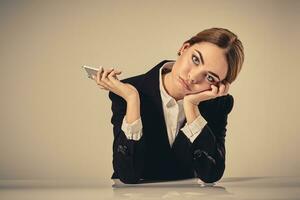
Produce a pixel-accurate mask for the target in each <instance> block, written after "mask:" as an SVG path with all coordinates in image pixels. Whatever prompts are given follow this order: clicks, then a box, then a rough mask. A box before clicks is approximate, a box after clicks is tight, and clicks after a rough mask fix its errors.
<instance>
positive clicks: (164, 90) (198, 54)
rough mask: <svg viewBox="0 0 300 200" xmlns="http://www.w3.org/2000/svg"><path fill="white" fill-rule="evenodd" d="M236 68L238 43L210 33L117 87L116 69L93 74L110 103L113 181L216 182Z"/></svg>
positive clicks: (228, 35) (219, 31)
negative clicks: (229, 92) (187, 179)
mask: <svg viewBox="0 0 300 200" xmlns="http://www.w3.org/2000/svg"><path fill="white" fill-rule="evenodd" d="M243 61H244V52H243V45H242V43H241V41H240V40H239V39H238V38H237V36H236V35H235V34H234V33H232V32H231V31H229V30H227V29H223V28H211V29H207V30H204V31H201V32H199V33H198V34H197V35H195V36H194V37H192V38H191V39H189V40H187V41H186V42H184V43H183V45H182V46H181V48H180V49H179V51H178V58H177V60H176V61H173V60H164V61H162V62H160V63H158V64H157V65H156V66H155V67H153V68H152V69H151V70H149V71H148V72H147V73H145V74H141V75H138V76H134V77H131V78H127V79H124V80H121V81H120V80H119V79H118V78H117V75H119V74H121V71H119V70H117V69H113V68H111V69H107V70H104V71H103V72H102V73H100V72H98V74H97V77H93V78H94V80H95V81H96V82H97V84H98V85H99V86H100V88H101V89H104V90H109V98H110V99H111V101H112V107H111V108H112V113H113V116H112V118H111V123H112V124H113V132H114V142H113V168H114V173H113V175H112V178H119V179H120V180H121V181H122V182H124V183H139V182H140V181H142V180H144V181H147V180H151V181H152V180H178V179H185V178H194V177H198V178H200V179H201V180H202V181H203V182H207V183H211V182H216V181H218V180H219V179H220V178H221V177H222V176H223V173H224V169H225V136H226V125H227V115H228V114H229V113H230V111H231V110H232V107H233V97H232V96H231V95H230V94H228V90H229V86H230V84H231V83H232V82H233V81H234V80H235V79H236V77H237V75H238V73H239V72H240V70H241V67H242V64H243Z"/></svg>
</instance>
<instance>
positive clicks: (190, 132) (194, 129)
mask: <svg viewBox="0 0 300 200" xmlns="http://www.w3.org/2000/svg"><path fill="white" fill-rule="evenodd" d="M205 125H206V120H205V119H204V118H203V117H202V115H201V114H200V115H199V116H198V117H197V118H196V119H195V120H194V121H193V122H191V123H190V124H188V123H185V126H184V127H182V128H181V129H180V130H182V132H183V133H184V134H185V135H186V136H187V138H189V140H190V141H191V142H192V143H193V142H194V140H195V139H196V138H197V136H198V135H199V134H200V132H201V130H202V129H203V128H204V126H205Z"/></svg>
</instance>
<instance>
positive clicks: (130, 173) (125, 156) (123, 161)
mask: <svg viewBox="0 0 300 200" xmlns="http://www.w3.org/2000/svg"><path fill="white" fill-rule="evenodd" d="M109 98H110V99H111V101H112V107H111V109H112V114H113V115H112V118H111V123H112V124H113V132H114V142H113V168H114V171H115V173H116V174H117V176H118V177H119V179H120V180H121V181H122V182H124V183H137V182H138V181H139V179H140V177H141V173H142V171H143V168H144V156H143V155H144V151H145V150H144V148H145V147H144V146H145V144H144V140H143V137H141V138H140V139H139V140H138V141H136V140H133V139H128V138H127V137H126V135H125V133H124V131H123V130H122V128H121V127H122V122H123V120H124V119H125V118H126V117H127V119H125V120H127V122H129V123H131V122H135V121H136V120H138V119H139V118H140V101H139V97H137V98H130V99H127V100H126V101H125V100H124V99H123V98H121V97H120V96H118V95H116V94H114V93H113V92H109ZM125 112H126V113H125ZM125 115H126V117H125ZM124 117H125V118H124Z"/></svg>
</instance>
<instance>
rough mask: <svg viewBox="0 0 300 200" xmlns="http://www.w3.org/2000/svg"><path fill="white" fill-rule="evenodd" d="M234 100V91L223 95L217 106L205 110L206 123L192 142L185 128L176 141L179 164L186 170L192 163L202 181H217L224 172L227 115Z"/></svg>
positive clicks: (175, 147)
mask: <svg viewBox="0 0 300 200" xmlns="http://www.w3.org/2000/svg"><path fill="white" fill-rule="evenodd" d="M233 103H234V99H233V97H232V96H231V95H228V96H226V97H220V98H219V100H218V103H217V106H216V107H215V108H214V109H209V110H207V113H204V114H205V115H204V116H206V117H205V118H206V121H207V124H206V125H205V126H204V128H203V129H202V130H201V132H200V134H199V135H198V136H197V138H196V139H195V140H194V142H193V143H192V142H191V141H190V140H189V139H188V138H187V137H186V135H185V134H184V133H183V132H182V131H179V133H178V135H177V137H176V139H175V141H174V144H173V151H174V153H175V156H176V159H177V161H178V164H179V165H181V166H180V167H181V168H182V169H183V170H189V169H190V168H191V167H192V168H193V170H194V171H195V173H196V176H197V177H198V178H199V179H201V180H202V181H203V182H206V183H212V182H216V181H218V180H219V179H221V177H222V176H223V173H224V170H225V153H226V151H225V136H226V131H227V129H226V125H227V117H228V114H229V113H230V112H231V110H232V108H233Z"/></svg>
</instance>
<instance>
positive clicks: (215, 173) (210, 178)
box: [197, 167, 225, 183]
mask: <svg viewBox="0 0 300 200" xmlns="http://www.w3.org/2000/svg"><path fill="white" fill-rule="evenodd" d="M224 171H225V167H220V168H217V169H214V170H213V169H211V170H210V171H209V172H208V173H205V174H204V173H198V172H197V176H198V178H199V179H200V180H201V181H203V182H204V183H214V182H217V181H219V180H220V179H221V178H222V176H223V174H224Z"/></svg>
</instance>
